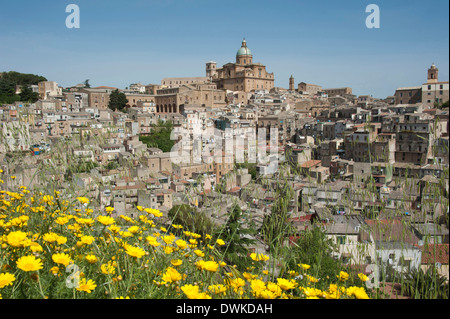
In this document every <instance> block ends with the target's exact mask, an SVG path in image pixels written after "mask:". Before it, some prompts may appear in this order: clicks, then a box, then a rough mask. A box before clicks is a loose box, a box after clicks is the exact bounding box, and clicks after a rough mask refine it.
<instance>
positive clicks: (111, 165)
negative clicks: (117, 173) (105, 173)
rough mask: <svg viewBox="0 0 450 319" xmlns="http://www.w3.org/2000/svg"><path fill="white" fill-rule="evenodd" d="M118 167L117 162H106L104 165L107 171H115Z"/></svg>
mask: <svg viewBox="0 0 450 319" xmlns="http://www.w3.org/2000/svg"><path fill="white" fill-rule="evenodd" d="M118 167H119V163H117V162H108V164H106V165H105V168H106V169H108V170H112V169H116V168H118Z"/></svg>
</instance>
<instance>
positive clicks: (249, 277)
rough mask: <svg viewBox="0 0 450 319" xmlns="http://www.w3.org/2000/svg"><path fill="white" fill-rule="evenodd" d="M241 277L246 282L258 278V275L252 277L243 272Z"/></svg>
mask: <svg viewBox="0 0 450 319" xmlns="http://www.w3.org/2000/svg"><path fill="white" fill-rule="evenodd" d="M242 275H243V276H244V278H245V279H247V280H252V279H255V278H256V277H258V275H252V274H251V273H248V272H244V273H243V274H242Z"/></svg>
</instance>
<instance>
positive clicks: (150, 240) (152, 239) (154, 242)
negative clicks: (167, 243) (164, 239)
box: [146, 236, 161, 247]
mask: <svg viewBox="0 0 450 319" xmlns="http://www.w3.org/2000/svg"><path fill="white" fill-rule="evenodd" d="M146 239H147V242H148V243H149V244H150V245H151V246H153V247H158V246H159V245H161V244H160V243H159V242H158V240H157V239H156V238H155V237H153V236H147V238H146Z"/></svg>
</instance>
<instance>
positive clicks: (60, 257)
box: [52, 253, 72, 267]
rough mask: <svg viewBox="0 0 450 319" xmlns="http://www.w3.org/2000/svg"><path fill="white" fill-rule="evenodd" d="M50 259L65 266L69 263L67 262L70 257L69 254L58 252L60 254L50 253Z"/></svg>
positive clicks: (69, 260)
mask: <svg viewBox="0 0 450 319" xmlns="http://www.w3.org/2000/svg"><path fill="white" fill-rule="evenodd" d="M52 260H53V261H54V262H55V263H57V264H61V265H64V266H66V267H67V265H69V263H70V262H71V261H72V259H71V258H70V256H69V255H67V254H65V253H60V254H53V255H52Z"/></svg>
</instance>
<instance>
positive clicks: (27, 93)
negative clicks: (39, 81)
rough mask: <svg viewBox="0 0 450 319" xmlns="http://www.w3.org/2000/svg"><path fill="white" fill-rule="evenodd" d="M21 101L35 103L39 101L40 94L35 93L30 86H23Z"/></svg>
mask: <svg viewBox="0 0 450 319" xmlns="http://www.w3.org/2000/svg"><path fill="white" fill-rule="evenodd" d="M19 96H20V101H23V102H31V103H34V102H36V101H37V100H39V93H37V92H33V90H31V88H30V87H29V86H28V85H24V86H22V92H20V94H19Z"/></svg>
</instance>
